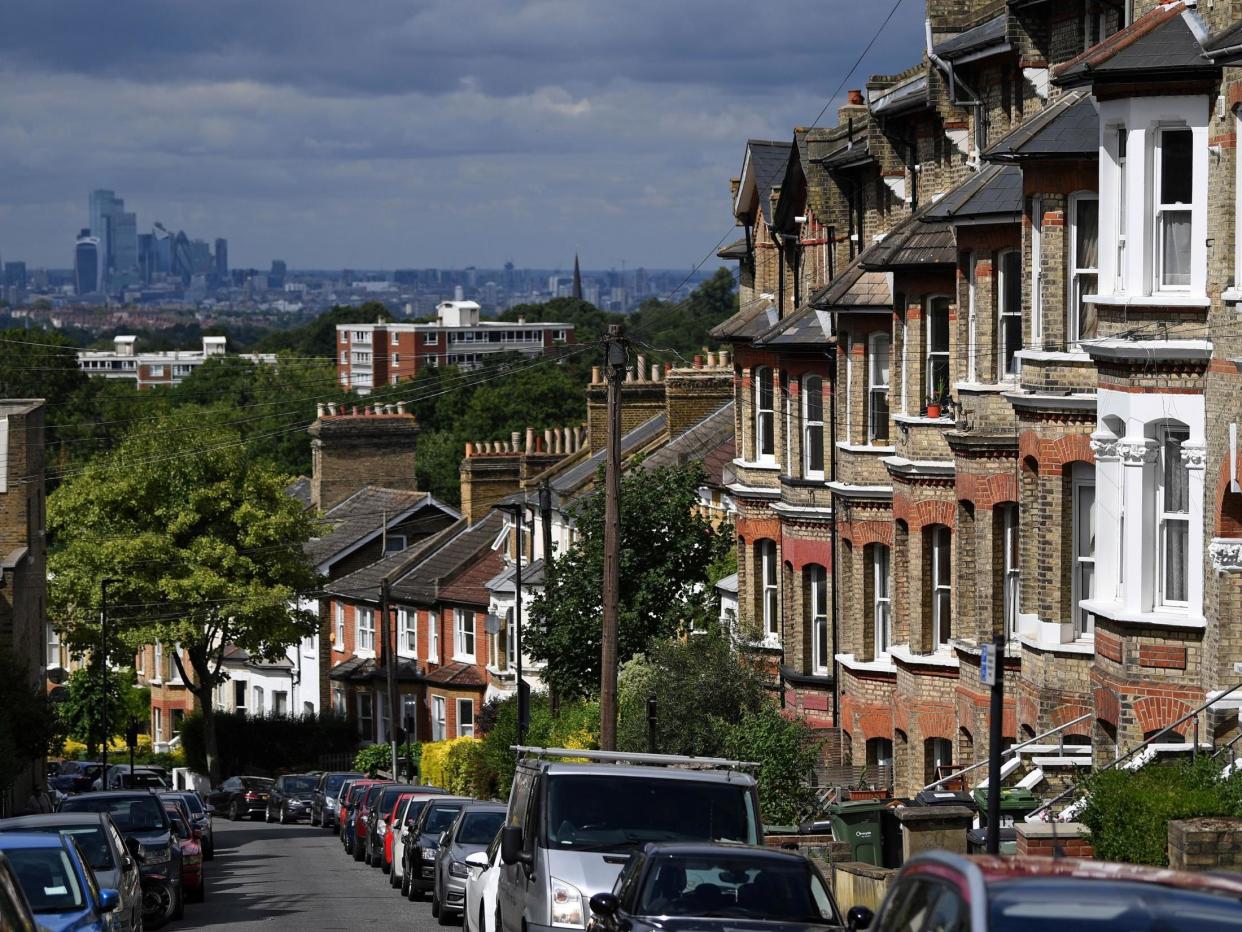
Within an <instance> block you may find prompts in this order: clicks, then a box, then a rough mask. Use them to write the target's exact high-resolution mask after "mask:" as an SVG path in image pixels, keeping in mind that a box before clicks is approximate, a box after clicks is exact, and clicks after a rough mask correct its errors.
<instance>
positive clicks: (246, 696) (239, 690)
mask: <svg viewBox="0 0 1242 932" xmlns="http://www.w3.org/2000/svg"><path fill="white" fill-rule="evenodd" d="M239 695H240V696H241V704H240V705H239V704H238V702H237V697H238V696H239ZM249 708H250V686H249V683H248V682H247V681H246V680H233V711H234V712H246V711H247V710H248V709H249Z"/></svg>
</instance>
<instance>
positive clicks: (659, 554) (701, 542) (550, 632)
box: [523, 463, 733, 697]
mask: <svg viewBox="0 0 1242 932" xmlns="http://www.w3.org/2000/svg"><path fill="white" fill-rule="evenodd" d="M702 483H703V471H702V467H701V466H700V464H698V463H691V464H687V465H685V466H677V467H662V468H660V469H654V470H650V471H648V470H643V469H639V470H634V471H632V472H630V473H629V474H627V475H626V476H624V477H623V478H622V482H621V586H620V589H621V599H620V605H619V612H618V623H617V641H618V653H617V656H618V657H619V658H620V659H621V660H622V661H625V660H628V659H629V658H630V657H633V656H634V655H635V654H638V653H641V652H642V651H644V650H646V649H647V646H648V645H649V644H650V643H651V642H652V641H653V640H656V639H662V638H668V637H670V636H672V635H674V634H676V633H677V632H678V631H682V630H689V629H690V628H691V627H692V626H693V625H695V624H696V623H698V622H701V621H702V620H703V619H704V618H705V617H706V615H708V614H710V603H711V598H710V596H711V593H710V592H709V591H708V589H707V587H706V583H707V581H708V573H709V570H710V567H711V566H712V565H713V564H714V563H715V562H716V561H717V560H718V559H720V557H721V555H722V554H723V552H724V551H725V550H726V549H729V548H731V547H732V543H733V542H732V538H731V537H730V536H729V535H727V534H725V533H722V532H719V531H716V530H715V529H714V528H713V527H712V526H711V522H709V521H708V520H707V519H706V518H704V517H702V516H701V515H698V514H696V513H695V512H694V511H693V507H694V505H695V503H696V501H697V489H698V487H699V486H700V485H702ZM602 484H603V483H602V480H601V482H600V483H599V485H601V486H602ZM576 521H577V528H578V534H579V537H578V540H577V541H576V542H575V543H574V545H573V546H572V547H571V548H570V549H569V550H568V551H566V553H565V554H564V556H561V557H558V558H557V559H556V560H555V561H553V563H552V565H551V566H550V567H548V568H547V570H546V571H545V575H546V585H545V588H544V591H543V593H542V594H541V595H539V596H538V597H537V598H536V599H535V601H534V603H533V605H532V606H531V617H530V623H529V626H528V627H527V628H526V629H525V630H524V632H523V637H524V641H523V644H524V646H525V647H526V648H527V649H528V651H529V652H530V655H531V657H533V658H535V659H536V660H542V661H546V663H547V669H546V672H545V674H544V677H545V679H546V681H547V682H548V684H549V686H550V687H551V688H552V689H554V690H555V691H556V693H557V694H558V695H560V696H562V697H581V696H593V695H595V694H597V693H598V690H599V678H600V641H601V634H600V631H601V622H600V618H601V613H602V605H601V597H600V596H601V593H600V580H601V579H602V577H603V556H604V500H603V496H602V495H592V496H590V497H588V498H587V499H586V501H585V502H584V503H583V504H582V505H581V506H580V507H579V508H578V509H577V511H576Z"/></svg>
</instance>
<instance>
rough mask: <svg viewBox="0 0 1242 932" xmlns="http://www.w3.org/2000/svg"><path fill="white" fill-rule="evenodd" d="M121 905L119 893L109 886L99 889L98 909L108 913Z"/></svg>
mask: <svg viewBox="0 0 1242 932" xmlns="http://www.w3.org/2000/svg"><path fill="white" fill-rule="evenodd" d="M120 905H121V894H120V893H118V892H117V891H116V890H113V889H112V888H111V887H108V888H106V889H103V890H100V891H99V911H100V912H101V913H110V912H112V911H113V910H114V909H116V908H117V907H118V906H120Z"/></svg>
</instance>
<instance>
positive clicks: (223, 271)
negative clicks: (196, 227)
mask: <svg viewBox="0 0 1242 932" xmlns="http://www.w3.org/2000/svg"><path fill="white" fill-rule="evenodd" d="M216 277H217V278H218V279H220V281H224V280H225V279H226V278H228V277H229V241H228V240H226V239H225V238H224V237H218V238H217V239H216Z"/></svg>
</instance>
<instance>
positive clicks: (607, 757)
mask: <svg viewBox="0 0 1242 932" xmlns="http://www.w3.org/2000/svg"><path fill="white" fill-rule="evenodd" d="M512 750H514V751H516V752H517V755H518V760H522V759H523V758H532V759H536V760H551V759H554V758H579V759H586V760H590V761H598V762H600V763H604V764H642V765H645V766H648V767H690V768H698V769H701V770H758V769H759V764H758V763H756V762H754V761H738V760H728V759H726V758H723V757H684V756H681V755H678V754H642V753H637V752H633V753H629V752H625V751H584V750H580V749H578V748H537V747H527V746H526V745H522V744H515V745H513V747H512Z"/></svg>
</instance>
